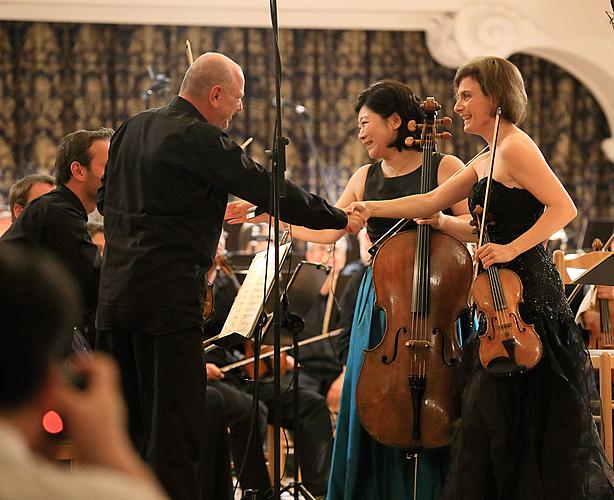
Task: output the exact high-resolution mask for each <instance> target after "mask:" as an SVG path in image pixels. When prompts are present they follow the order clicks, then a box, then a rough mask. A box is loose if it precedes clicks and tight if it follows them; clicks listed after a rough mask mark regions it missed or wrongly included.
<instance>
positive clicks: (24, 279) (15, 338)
mask: <svg viewBox="0 0 614 500" xmlns="http://www.w3.org/2000/svg"><path fill="white" fill-rule="evenodd" d="M0 283H2V286H1V287H0V317H1V318H2V328H1V329H0V344H1V345H2V348H1V349H0V410H8V411H11V410H15V409H18V408H19V407H21V406H22V405H24V404H26V403H28V402H29V401H30V400H31V399H32V398H33V397H34V396H35V395H36V393H37V392H38V391H39V390H40V389H41V387H42V384H43V383H44V380H45V375H46V373H47V370H48V367H49V363H50V362H51V361H53V360H55V359H62V358H63V357H64V356H65V355H66V354H67V353H68V352H70V346H71V341H72V330H73V325H74V324H75V320H76V318H77V317H78V313H79V298H78V297H79V296H78V292H77V289H76V285H75V283H74V281H73V279H72V278H71V277H70V276H69V274H68V272H67V271H65V270H64V268H63V267H62V266H61V264H59V263H58V262H57V261H56V260H55V259H54V258H53V257H51V256H50V255H48V254H47V253H45V252H43V251H42V250H33V249H30V248H26V247H24V246H22V245H14V244H8V243H5V244H0Z"/></svg>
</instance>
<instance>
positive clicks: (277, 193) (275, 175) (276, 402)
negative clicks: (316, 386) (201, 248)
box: [270, 0, 289, 500]
mask: <svg viewBox="0 0 614 500" xmlns="http://www.w3.org/2000/svg"><path fill="white" fill-rule="evenodd" d="M270 9H271V26H272V30H273V37H274V39H275V42H274V54H275V102H276V103H277V106H276V116H275V134H274V138H273V150H272V152H271V153H272V154H271V160H272V165H271V166H272V168H271V175H272V181H273V182H272V198H273V203H272V209H273V210H272V213H271V215H272V216H273V218H274V226H273V227H274V229H273V232H274V234H275V256H274V268H273V269H274V271H273V272H274V277H273V291H274V293H273V408H274V409H275V415H274V420H273V427H274V431H273V432H274V436H273V443H274V444H273V447H274V450H273V499H274V500H279V499H280V495H281V484H280V481H281V478H280V474H281V471H280V463H281V455H280V445H281V442H280V429H281V416H280V412H279V407H280V399H281V398H280V378H281V372H280V364H281V309H280V305H281V304H280V302H281V282H280V268H279V244H280V240H279V200H280V198H281V196H284V194H285V192H284V191H285V190H284V188H283V182H284V173H285V170H286V145H287V144H288V142H289V141H288V139H287V138H286V137H284V136H283V135H282V132H283V131H282V123H281V78H282V72H281V53H280V48H279V27H278V16H277V2H276V0H270Z"/></svg>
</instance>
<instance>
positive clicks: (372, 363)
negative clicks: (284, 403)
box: [356, 97, 471, 451]
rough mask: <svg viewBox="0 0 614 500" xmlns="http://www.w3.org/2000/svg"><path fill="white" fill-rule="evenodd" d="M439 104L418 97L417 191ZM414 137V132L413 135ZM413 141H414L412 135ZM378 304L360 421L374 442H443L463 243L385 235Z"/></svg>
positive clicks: (463, 292)
mask: <svg viewBox="0 0 614 500" xmlns="http://www.w3.org/2000/svg"><path fill="white" fill-rule="evenodd" d="M439 109H440V106H439V104H438V103H437V101H436V100H435V99H434V98H432V97H429V98H428V99H427V100H426V101H424V102H423V103H422V110H423V111H424V123H423V124H416V123H415V122H413V123H412V122H410V123H409V124H408V127H409V129H410V130H416V127H419V128H421V129H422V130H421V139H420V141H419V143H418V144H419V146H420V147H421V149H422V155H423V156H422V182H421V192H423V193H424V192H428V191H431V190H432V189H434V188H435V187H436V186H435V185H434V184H436V182H435V177H436V176H435V175H434V165H433V156H434V153H435V151H436V138H438V137H442V138H443V137H444V136H443V134H445V132H444V133H442V134H438V133H437V129H436V126H437V125H439V124H444V125H445V124H447V123H448V120H449V121H450V122H451V120H450V119H449V118H448V119H447V120H446V119H445V118H444V119H442V120H436V114H437V111H438V110H439ZM411 139H412V140H413V138H411ZM412 143H413V142H412ZM372 266H373V282H374V287H375V296H376V306H377V307H378V308H379V309H383V310H384V311H385V314H386V331H385V333H384V336H383V338H382V340H381V342H380V343H379V344H378V345H377V346H376V347H374V348H373V349H367V350H365V353H364V358H363V363H362V367H361V369H360V375H359V378H358V383H357V386H356V405H357V409H358V416H359V418H360V422H361V423H362V425H363V427H364V428H365V429H366V431H367V432H368V433H369V434H370V435H371V436H372V437H373V438H374V439H375V440H377V441H378V442H380V443H383V444H385V445H388V446H395V447H398V448H403V449H406V450H413V451H416V450H421V449H426V448H439V447H443V446H447V445H448V444H449V442H450V436H451V423H452V422H453V420H454V419H455V417H456V413H455V410H454V405H453V399H452V385H453V380H454V364H455V359H456V357H457V353H458V350H459V348H458V341H457V339H456V335H455V322H456V320H457V318H458V317H459V316H460V314H461V313H462V312H463V311H464V310H465V309H466V308H467V297H468V295H469V287H470V285H471V256H470V255H469V252H468V250H467V247H466V245H465V244H464V243H462V242H460V241H459V240H457V239H456V238H454V237H452V236H450V235H447V234H445V233H442V232H439V231H434V230H433V229H432V228H431V226H428V225H419V226H418V227H417V229H415V230H411V231H404V232H401V233H398V234H396V235H394V236H392V237H390V238H388V239H387V240H386V241H385V242H384V243H383V244H382V245H381V246H380V247H379V249H378V250H377V253H376V254H375V258H374V260H373V264H372Z"/></svg>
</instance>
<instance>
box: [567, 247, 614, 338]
mask: <svg viewBox="0 0 614 500" xmlns="http://www.w3.org/2000/svg"><path fill="white" fill-rule="evenodd" d="M599 245H600V246H601V243H600V244H599ZM607 250H608V251H610V252H612V251H614V242H613V243H612V244H611V245H610V248H609V249H607ZM584 288H585V290H584V292H585V295H584V298H583V299H582V301H581V302H580V305H579V306H578V308H577V313H576V323H577V324H578V325H579V326H580V328H582V331H583V333H584V335H585V336H586V341H587V344H588V347H589V349H614V338H613V335H614V331H613V329H612V318H611V317H610V321H609V323H608V321H607V320H606V321H602V319H603V318H602V314H607V315H608V316H609V314H610V310H611V304H612V301H614V286H608V285H590V286H586V285H585V287H584ZM602 301H606V303H605V304H604V303H603V302H602ZM602 308H606V309H608V311H607V312H606V311H605V309H602Z"/></svg>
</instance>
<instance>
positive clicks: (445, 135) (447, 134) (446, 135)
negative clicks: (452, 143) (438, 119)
mask: <svg viewBox="0 0 614 500" xmlns="http://www.w3.org/2000/svg"><path fill="white" fill-rule="evenodd" d="M435 137H439V138H440V139H443V140H444V141H449V140H450V139H452V134H451V133H450V132H441V133H440V134H435Z"/></svg>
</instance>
